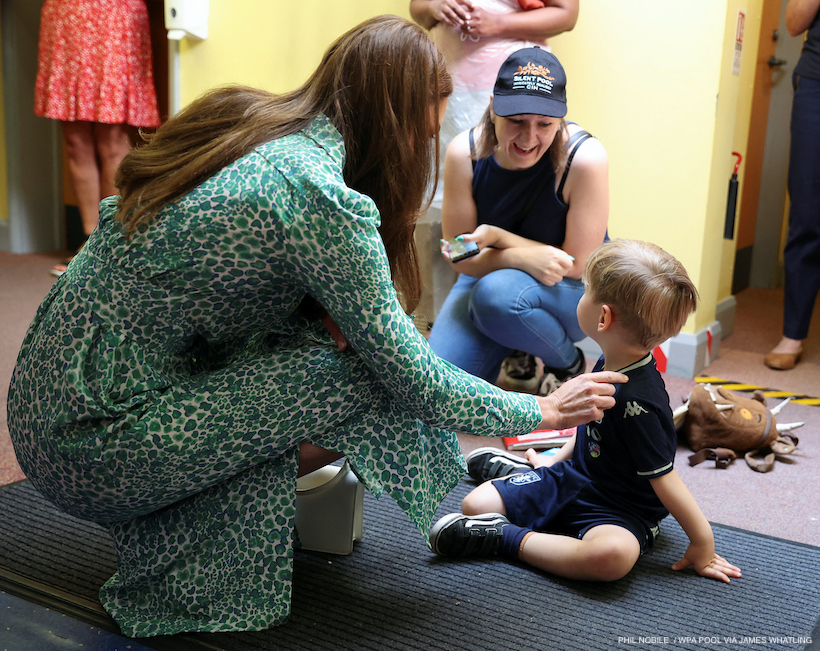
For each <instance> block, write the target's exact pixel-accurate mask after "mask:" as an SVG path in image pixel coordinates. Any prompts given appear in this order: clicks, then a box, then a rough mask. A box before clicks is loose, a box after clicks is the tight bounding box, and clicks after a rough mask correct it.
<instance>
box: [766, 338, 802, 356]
mask: <svg viewBox="0 0 820 651" xmlns="http://www.w3.org/2000/svg"><path fill="white" fill-rule="evenodd" d="M772 352H773V353H778V354H779V353H786V354H789V355H797V354H799V353H802V352H803V340H802V339H789V338H788V337H783V338H782V339H781V340H780V342H779V343H778V344H777V346H775V347H774V348H773V349H772Z"/></svg>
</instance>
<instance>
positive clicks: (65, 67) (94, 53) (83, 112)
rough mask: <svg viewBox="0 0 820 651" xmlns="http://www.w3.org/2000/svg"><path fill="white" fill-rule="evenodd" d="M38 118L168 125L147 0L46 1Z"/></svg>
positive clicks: (37, 92)
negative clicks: (161, 108)
mask: <svg viewBox="0 0 820 651" xmlns="http://www.w3.org/2000/svg"><path fill="white" fill-rule="evenodd" d="M34 113H35V114H36V115H39V116H41V117H46V118H52V119H55V120H64V121H69V122H72V121H77V120H85V121H89V122H104V123H107V124H130V125H132V126H135V127H155V126H158V125H159V124H160V119H159V112H158V110H157V97H156V91H155V89H154V74H153V68H152V60H151V36H150V28H149V24H148V11H147V9H146V6H145V2H144V0H46V1H45V4H44V5H43V9H42V12H41V14H40V43H39V55H38V68H37V85H36V87H35V94H34Z"/></svg>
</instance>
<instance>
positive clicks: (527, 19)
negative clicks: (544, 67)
mask: <svg viewBox="0 0 820 651" xmlns="http://www.w3.org/2000/svg"><path fill="white" fill-rule="evenodd" d="M469 19H470V34H471V35H472V36H473V37H474V38H476V37H478V38H481V37H482V36H483V37H488V38H489V37H495V38H510V39H519V40H523V41H536V42H538V41H544V40H546V39H548V38H550V37H552V36H556V35H557V34H561V33H563V32H568V31H570V30H571V29H572V28H573V27H575V22H576V21H577V20H578V0H547V2H546V6H545V7H543V8H541V9H532V10H530V11H515V12H512V13H505V14H494V13H490V12H489V11H485V10H484V9H482V8H481V7H476V8H475V9H474V10H473V11H472V12H470V16H469Z"/></svg>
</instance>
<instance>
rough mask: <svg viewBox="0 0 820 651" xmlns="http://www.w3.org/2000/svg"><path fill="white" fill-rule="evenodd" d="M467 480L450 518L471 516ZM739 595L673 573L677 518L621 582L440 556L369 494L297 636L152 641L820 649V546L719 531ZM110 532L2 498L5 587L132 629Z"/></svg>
mask: <svg viewBox="0 0 820 651" xmlns="http://www.w3.org/2000/svg"><path fill="white" fill-rule="evenodd" d="M470 488H472V485H471V484H470V483H468V482H462V483H461V484H460V485H459V486H458V487H457V488H456V490H455V491H453V493H452V494H451V495H450V496H448V497H447V499H446V500H445V502H444V503H443V504H442V506H441V509H440V513H439V514H440V515H441V514H444V513H448V512H451V511H456V510H458V508H459V504H460V502H461V498H462V497H463V496H464V495H465V494H466V493H467V492H468V491H469V490H470ZM715 537H716V542H717V549H718V553H720V554H721V555H722V556H724V557H726V558H728V559H729V560H730V561H731V562H733V563H734V564H736V565H738V566H740V568H741V569H742V570H743V578H741V579H735V580H733V581H732V583H731V584H728V585H727V584H724V583H719V582H717V581H711V580H708V579H705V578H702V577H700V576H698V575H697V574H695V573H694V572H693V571H691V570H687V571H684V572H673V571H672V570H671V569H669V566H670V565H671V564H672V563H674V562H675V561H677V560H678V559H679V558H680V557H681V556H682V555H683V553H684V551H685V549H686V546H687V539H686V536H685V535H684V533H683V531H682V530H681V529H680V527H679V526H678V525H677V523H676V522H675V521H674V520H672V519H671V518H667V519H666V520H665V521H664V522H663V523H662V526H661V537H660V538H659V539H658V542H657V544H656V546H655V549H654V550H653V551H652V552H651V553H649V554H647V555H646V556H644V557H643V558H641V560H640V561H639V562H638V564H637V566H636V567H635V569H634V570H633V571H632V573H631V574H630V575H629V576H627V577H626V578H625V579H622V580H620V581H616V582H613V583H607V584H602V583H585V582H580V581H570V580H566V579H559V578H555V577H552V576H550V575H547V574H543V573H540V572H537V571H534V570H532V569H529V568H527V567H526V566H523V565H519V564H516V563H510V562H505V561H500V560H483V559H482V560H445V559H439V558H437V557H435V556H434V555H433V554H432V553H431V552H430V551H429V550H428V548H427V546H426V544H425V543H424V540H423V539H422V537H421V536H420V535H419V534H418V532H417V531H416V530H415V529H414V528H413V526H412V525H411V524H410V522H409V520H408V519H407V518H406V516H405V515H404V514H403V513H402V512H401V511H400V510H399V508H398V507H397V506H396V504H395V503H394V502H393V501H392V500H390V499H389V498H384V499H381V500H376V499H375V498H373V497H372V496H371V495H370V494H366V496H365V516H364V538H363V540H362V541H360V542H358V543H356V548H355V550H354V552H353V553H352V554H350V555H349V556H334V555H332V554H321V553H311V552H303V551H299V552H297V553H296V559H295V568H294V577H293V607H292V614H291V618H290V620H289V621H288V622H287V623H286V624H285V625H283V626H279V627H276V628H272V629H269V630H267V631H260V632H255V633H221V634H189V635H176V636H168V637H162V638H142V639H140V642H141V643H143V644H146V645H148V646H151V647H154V648H156V649H161V650H165V649H185V650H186V651H187V650H189V649H191V650H195V649H224V650H226V651H263V650H273V649H277V650H280V649H287V650H290V649H294V650H305V651H317V650H323V649H334V650H338V649H355V650H357V651H360V650H372V651H384V650H388V649H389V650H391V651H392V650H396V651H400V650H410V649H425V650H427V649H453V650H462V649H464V650H466V649H470V650H484V649H493V650H499V651H504V650H508V649H509V650H513V649H514V650H516V651H520V650H521V649H561V650H570V649H577V650H579V651H591V650H595V649H607V650H609V649H617V648H624V649H629V648H631V649H649V648H656V647H661V648H662V647H666V648H675V649H698V650H700V649H703V648H711V647H714V648H717V649H744V650H746V651H748V650H750V649H760V650H761V651H762V650H763V649H814V648H816V647H817V645H816V644H815V643H814V642H813V640H814V639H815V638H816V637H818V635H820V629H817V628H816V626H817V623H818V617H819V616H820V547H813V546H810V545H805V544H802V543H794V542H790V541H787V540H782V539H779V538H772V537H769V536H763V535H759V534H755V533H751V532H748V531H743V530H739V529H734V528H729V527H723V526H720V525H716V526H715ZM115 568H116V559H115V555H114V551H113V547H112V545H111V542H110V540H109V538H108V534H107V533H106V532H105V530H104V529H102V528H100V527H97V526H96V525H93V524H90V523H87V522H83V521H80V520H76V519H74V518H71V517H69V516H66V515H64V514H62V513H60V512H59V511H57V510H56V509H55V508H53V507H52V506H51V505H50V504H49V503H48V502H46V501H45V500H44V499H43V498H42V497H41V496H40V495H39V493H37V491H35V490H34V489H33V488H32V487H31V486H30V485H29V484H28V483H27V482H22V483H19V484H15V485H12V486H9V487H7V488H5V489H2V490H0V588H2V589H3V590H5V591H6V592H9V593H12V594H16V595H18V596H22V597H24V598H26V599H29V600H30V601H35V602H38V603H43V604H46V605H49V606H50V607H53V608H55V609H56V610H61V611H63V612H66V613H68V614H69V615H71V616H73V617H77V618H79V619H83V620H85V621H88V622H89V623H91V624H94V625H97V626H100V627H101V628H107V629H109V630H113V631H115V632H118V630H117V628H116V625H115V624H114V623H113V621H111V620H110V619H109V618H108V617H107V616H106V615H105V613H104V612H103V611H102V609H101V607H100V605H99V602H98V601H97V590H98V589H99V587H100V586H101V585H102V583H103V582H105V580H106V579H107V578H108V577H109V576H110V575H111V574H113V572H114V571H115Z"/></svg>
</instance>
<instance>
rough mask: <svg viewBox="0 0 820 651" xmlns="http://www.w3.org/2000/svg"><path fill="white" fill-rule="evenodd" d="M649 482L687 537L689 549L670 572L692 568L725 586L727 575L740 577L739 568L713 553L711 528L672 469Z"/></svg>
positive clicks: (727, 580) (713, 545)
mask: <svg viewBox="0 0 820 651" xmlns="http://www.w3.org/2000/svg"><path fill="white" fill-rule="evenodd" d="M649 483H650V484H652V489H653V490H654V491H655V494H656V495H657V496H658V499H659V500H660V501H661V503H662V504H663V505H664V506H665V507H666V509H667V510H668V511H669V513H670V514H671V515H672V517H673V518H675V520H677V521H678V524H680V526H681V528H682V529H683V530H684V532H686V535H687V536H688V537H689V548H688V549H687V550H686V553H685V554H684V556H683V558H682V559H681V560H679V561H678V562H677V563H675V564H674V565H673V566H672V569H673V570H683V569H686V568H687V567H694V568H695V571H696V572H697V573H698V574H700V575H701V576H705V577H709V578H712V579H719V580H721V581H725V582H726V583H729V582H730V579H729V577H730V576H731V577H739V576H741V574H740V569H739V568H737V567H735V566H734V565H731V564H730V563H729V562H727V561H726V559H724V558H721V557H720V556H718V555H717V554H716V553H715V537H714V535H713V533H712V527H711V525H710V524H709V522H708V520H707V519H706V517H705V516H704V515H703V512H702V511H701V510H700V507H699V506H698V505H697V502H695V498H694V497H692V493H690V492H689V489H688V488H686V485H685V484H684V483H683V480H682V479H681V478H680V476H679V475H678V473H677V472H675V471H674V470H672V471H671V472H668V473H667V474H665V475H663V476H661V477H656V478H654V479H650V480H649Z"/></svg>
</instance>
